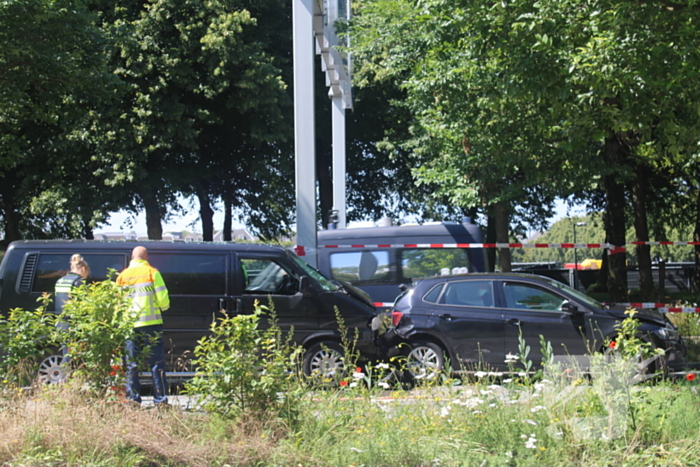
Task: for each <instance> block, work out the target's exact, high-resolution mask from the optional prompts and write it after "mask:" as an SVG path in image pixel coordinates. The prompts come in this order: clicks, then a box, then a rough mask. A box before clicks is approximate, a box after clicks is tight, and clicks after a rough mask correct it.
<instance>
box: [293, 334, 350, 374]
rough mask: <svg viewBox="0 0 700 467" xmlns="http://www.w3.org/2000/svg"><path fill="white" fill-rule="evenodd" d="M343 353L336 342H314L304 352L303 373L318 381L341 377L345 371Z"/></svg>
mask: <svg viewBox="0 0 700 467" xmlns="http://www.w3.org/2000/svg"><path fill="white" fill-rule="evenodd" d="M343 354H344V352H343V349H342V347H341V346H340V344H338V343H337V342H333V341H324V342H317V343H315V344H314V345H312V346H311V347H310V348H309V349H308V350H307V351H306V352H305V353H304V363H303V366H302V369H303V371H304V374H305V375H306V376H310V377H312V378H314V379H317V380H319V381H326V380H339V379H341V378H342V377H343V375H344V373H345V361H344V360H345V357H344V356H343Z"/></svg>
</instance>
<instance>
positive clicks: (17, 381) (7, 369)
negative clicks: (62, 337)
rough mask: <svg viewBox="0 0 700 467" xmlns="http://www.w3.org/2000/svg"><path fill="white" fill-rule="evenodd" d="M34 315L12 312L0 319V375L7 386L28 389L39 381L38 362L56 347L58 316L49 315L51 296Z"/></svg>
mask: <svg viewBox="0 0 700 467" xmlns="http://www.w3.org/2000/svg"><path fill="white" fill-rule="evenodd" d="M39 301H40V305H39V307H38V308H37V309H36V310H35V311H26V310H23V309H21V308H15V309H12V310H10V312H9V314H8V316H7V318H6V319H4V318H2V317H0V371H2V374H3V375H4V376H3V382H5V384H11V385H18V386H27V385H29V384H31V383H32V382H33V381H34V380H35V378H36V370H37V368H38V364H39V362H40V361H41V360H42V359H43V358H44V357H45V356H47V355H48V353H50V349H52V348H55V347H56V346H57V341H56V333H55V327H54V326H55V323H56V315H55V314H53V313H48V312H46V307H47V305H48V304H49V303H50V298H49V297H48V295H44V296H42V297H41V298H40V299H39Z"/></svg>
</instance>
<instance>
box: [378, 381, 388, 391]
mask: <svg viewBox="0 0 700 467" xmlns="http://www.w3.org/2000/svg"><path fill="white" fill-rule="evenodd" d="M377 386H379V387H380V388H384V389H389V388H390V387H391V386H390V385H389V383H387V382H386V381H380V382H378V383H377Z"/></svg>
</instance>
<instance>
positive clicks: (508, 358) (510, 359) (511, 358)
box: [505, 353, 518, 363]
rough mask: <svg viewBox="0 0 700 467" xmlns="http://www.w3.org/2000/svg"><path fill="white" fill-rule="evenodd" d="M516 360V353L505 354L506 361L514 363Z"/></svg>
mask: <svg viewBox="0 0 700 467" xmlns="http://www.w3.org/2000/svg"><path fill="white" fill-rule="evenodd" d="M517 361H518V356H517V355H513V354H512V353H508V355H506V359H505V362H506V363H515V362H517Z"/></svg>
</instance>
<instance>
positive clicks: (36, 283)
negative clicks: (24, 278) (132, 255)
mask: <svg viewBox="0 0 700 467" xmlns="http://www.w3.org/2000/svg"><path fill="white" fill-rule="evenodd" d="M75 253H80V254H81V255H82V256H83V258H84V259H85V261H87V263H88V266H90V276H89V277H88V282H93V281H103V280H105V279H107V271H108V270H109V269H110V268H111V269H115V270H117V272H120V271H121V270H122V269H124V268H125V267H126V255H124V254H109V253H104V254H103V253H92V254H91V253H82V252H80V251H76V252H75ZM72 255H73V253H42V254H40V255H39V261H37V263H36V268H35V269H34V277H33V281H32V292H51V293H53V291H54V288H55V286H56V281H57V280H58V279H59V278H61V277H63V276H65V275H66V274H68V271H69V270H70V258H71V256H72Z"/></svg>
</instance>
